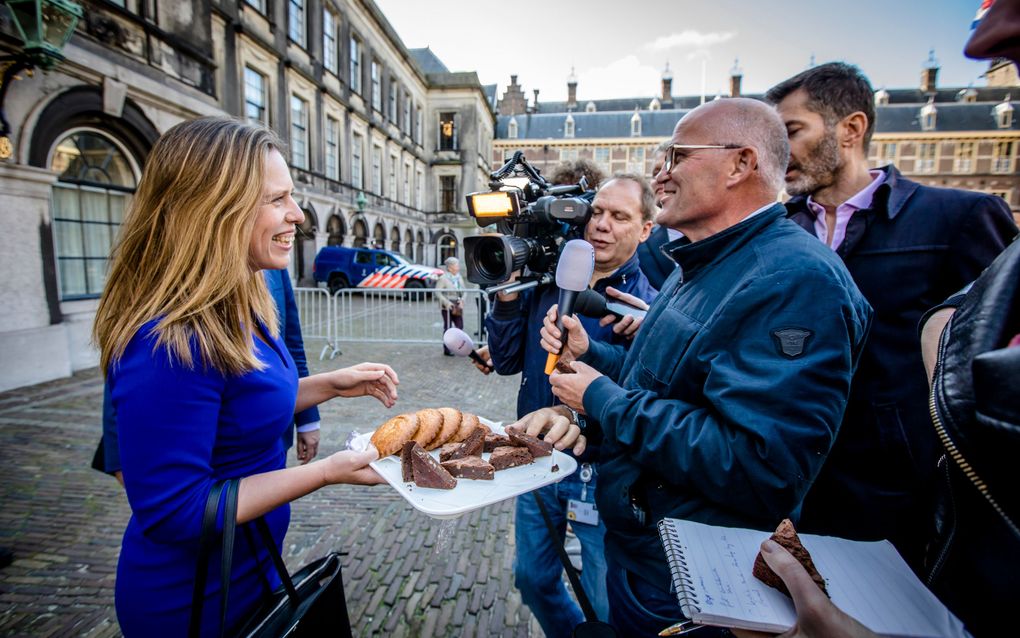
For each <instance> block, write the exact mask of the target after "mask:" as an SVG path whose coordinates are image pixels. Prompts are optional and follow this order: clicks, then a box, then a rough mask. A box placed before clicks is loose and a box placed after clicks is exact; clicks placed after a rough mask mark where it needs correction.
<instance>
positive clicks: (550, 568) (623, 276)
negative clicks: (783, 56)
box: [486, 174, 656, 638]
mask: <svg viewBox="0 0 1020 638" xmlns="http://www.w3.org/2000/svg"><path fill="white" fill-rule="evenodd" d="M564 179H566V178H564ZM592 208H593V213H592V216H591V219H590V221H589V222H588V224H587V225H586V227H585V233H584V236H585V239H586V240H587V241H588V242H590V243H591V244H592V246H593V247H594V248H595V272H594V274H593V276H592V280H591V284H590V285H591V287H592V288H593V289H594V290H596V291H598V292H600V293H602V294H606V293H607V290H609V289H610V287H612V288H613V289H615V290H617V291H620V292H621V293H629V294H630V295H633V296H634V297H636V298H638V299H641V300H644V301H646V302H650V301H651V300H652V299H653V298H654V297H655V295H656V291H655V289H654V288H652V287H651V285H650V284H649V283H648V280H647V279H646V278H645V276H644V274H642V272H641V270H640V268H639V266H638V258H637V255H636V251H637V247H638V245H639V244H640V242H642V241H644V239H646V238H647V237H648V233H649V231H650V229H651V226H652V216H653V214H654V211H655V201H654V197H653V195H652V191H651V189H650V187H649V186H648V184H647V182H645V180H644V179H643V178H641V177H640V176H637V175H623V174H620V175H615V176H614V177H613V178H611V179H610V180H609V181H608V182H606V183H605V184H604V185H603V186H602V187H601V188H600V189H599V190H598V192H597V194H596V195H595V199H594V201H593V203H592ZM558 294H559V289H558V288H557V287H556V286H551V285H546V286H541V287H539V288H536V289H532V290H526V291H524V292H521V293H511V294H503V293H500V294H499V295H498V296H497V299H496V302H495V304H494V306H493V309H492V312H491V314H489V316H488V317H487V318H486V327H487V329H488V332H489V353H490V356H491V357H492V361H493V362H494V363H495V368H496V372H497V373H499V374H502V375H510V374H516V373H518V372H522V373H523V374H522V377H521V387H520V391H519V393H518V395H517V414H518V417H523V416H524V415H526V414H528V413H531V412H533V411H535V410H538V409H539V408H544V407H548V406H552V405H554V404H555V403H557V401H556V399H555V397H553V395H552V391H551V389H550V386H549V379H548V377H547V376H546V374H545V372H544V368H545V363H546V353H545V351H544V350H542V348H541V346H540V345H539V341H540V337H539V330H540V329H541V328H542V320H543V318H544V317H545V314H546V312H547V311H548V310H549V308H550V307H551V306H553V304H555V303H556V302H557V297H558ZM610 294H611V293H610ZM581 321H582V323H583V324H584V326H585V328H586V330H587V331H588V334H590V335H591V336H592V338H593V339H597V340H602V341H607V342H610V343H620V344H622V343H626V342H627V336H628V334H629V333H632V332H633V329H635V328H636V323H635V322H628V321H627V319H626V318H625V319H624V320H623V321H621V322H620V323H619V324H617V325H616V326H615V327H613V328H611V327H609V325H608V322H607V321H606V320H605V319H604V320H603V321H602V322H600V321H599V320H597V319H588V318H582V319H581ZM602 323H605V324H606V325H601V324H602ZM564 412H566V410H564ZM585 434H586V436H587V437H588V446H587V449H586V450H585V451H584V453H582V454H581V455H580V456H579V457H578V458H577V460H578V462H579V463H580V465H581V467H580V469H579V471H578V472H575V473H574V474H573V475H571V476H569V477H567V478H565V479H564V480H563V481H561V482H559V483H555V484H553V485H550V486H547V487H544V488H542V489H540V490H538V491H536V492H533V493H532V494H533V495H532V494H528V495H524V496H522V497H520V498H518V499H517V506H516V510H517V514H516V525H515V530H516V531H515V538H516V543H517V560H516V561H515V567H514V573H515V579H516V585H517V588H518V589H519V590H520V591H521V596H522V598H523V600H524V602H525V603H526V604H527V605H528V607H530V608H531V611H532V613H534V614H535V617H536V618H538V621H539V623H540V624H541V625H542V629H543V631H544V632H545V635H546V636H549V637H550V638H556V637H558V636H570V635H571V632H572V630H573V628H574V627H575V626H576V625H577V624H578V623H580V622H582V621H583V620H584V617H583V615H582V613H581V610H580V609H579V607H578V606H577V604H576V603H575V602H574V601H573V600H572V599H571V598H570V596H569V594H568V593H567V590H566V587H564V585H563V582H562V567H561V565H560V562H559V560H558V557H557V553H556V545H555V544H556V543H559V544H562V543H563V537H564V534H565V529H566V523H567V519H568V510H569V511H570V512H572V513H573V514H574V516H573V517H571V525H572V527H573V529H574V532H575V534H576V535H577V538H578V539H579V540H580V541H581V557H582V562H583V571H582V577H581V582H582V586H583V587H584V590H585V592H586V593H587V595H588V598H589V599H590V600H591V603H592V606H593V607H594V609H595V611H596V613H597V614H598V616H599V618H600V619H602V620H605V618H606V616H607V613H608V607H607V602H606V591H605V572H606V565H605V558H604V555H603V536H604V534H605V526H604V525H603V524H602V521H601V520H600V519H599V517H598V512H597V510H595V509H594V507H593V504H594V502H595V489H596V483H597V477H598V465H597V463H596V460H597V459H598V442H599V441H598V439H599V438H600V437H599V435H598V434H597V433H593V432H586V433H585ZM537 497H541V498H542V499H543V501H542V502H543V503H544V504H545V505H546V509H547V510H548V511H549V512H550V514H551V516H552V518H553V521H554V525H555V526H556V528H557V530H558V532H559V537H558V538H555V539H554V538H550V537H549V534H548V531H547V528H546V526H545V523H544V521H543V520H542V515H541V512H540V511H539V509H538V505H537V503H536V501H535V498H537Z"/></svg>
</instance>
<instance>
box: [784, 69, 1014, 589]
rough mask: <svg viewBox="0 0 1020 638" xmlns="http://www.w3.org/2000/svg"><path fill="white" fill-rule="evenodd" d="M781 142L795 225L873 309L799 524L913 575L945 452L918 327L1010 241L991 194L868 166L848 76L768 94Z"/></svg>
mask: <svg viewBox="0 0 1020 638" xmlns="http://www.w3.org/2000/svg"><path fill="white" fill-rule="evenodd" d="M766 99H767V100H768V101H769V102H771V103H773V104H775V105H776V110H777V112H778V113H779V116H780V117H781V118H783V121H784V123H785V124H786V130H787V133H788V134H789V138H790V166H789V169H788V170H787V173H786V190H787V192H788V193H789V194H790V195H793V196H794V197H793V199H791V200H790V201H789V202H788V203H787V209H788V210H789V215H790V219H791V220H793V221H794V222H796V223H797V224H799V225H800V226H801V227H803V228H804V229H805V230H807V231H808V232H809V233H811V234H812V235H814V236H815V237H817V238H818V239H820V240H821V241H822V242H824V244H825V245H826V246H828V247H829V248H830V249H831V250H833V251H834V252H835V254H836V255H837V256H838V257H839V258H840V259H842V260H843V263H845V264H846V267H847V269H848V270H849V271H850V274H851V275H852V276H853V279H854V282H856V284H857V286H858V287H859V288H860V290H861V292H862V293H864V296H865V298H867V300H868V301H869V302H870V303H871V305H872V306H873V307H874V309H875V324H874V326H872V329H871V334H870V335H869V337H868V345H867V347H866V348H865V350H864V354H863V355H862V357H861V364H860V367H859V368H858V369H857V375H856V376H855V377H854V383H853V390H852V391H851V392H850V398H849V401H848V403H847V407H846V415H845V417H844V419H843V425H842V427H841V428H840V433H839V438H838V439H837V440H836V444H835V445H834V446H833V448H832V452H831V453H830V454H829V458H828V459H827V460H826V461H825V466H824V467H823V468H822V472H821V474H819V476H818V480H817V481H816V482H815V485H814V487H813V488H812V489H811V491H810V492H809V493H808V496H807V498H806V499H805V501H804V511H803V515H802V518H801V522H800V526H799V529H800V530H801V531H804V532H814V533H819V534H829V535H835V536H843V537H846V538H854V539H858V540H879V539H883V538H887V539H889V540H891V541H892V542H893V544H894V545H896V548H897V549H898V550H899V552H900V554H902V555H903V557H904V558H905V559H906V561H907V562H908V563H909V564H910V565H911V566H912V567H913V568H914V569H915V570H917V569H919V568H920V565H921V559H922V556H923V554H924V548H925V545H926V543H927V542H928V541H929V540H931V538H932V535H933V523H932V521H933V520H934V512H935V507H934V501H933V497H934V486H935V481H936V461H937V459H938V456H939V454H941V452H942V450H941V445H940V444H939V440H938V437H937V436H936V434H935V429H934V428H933V427H932V424H931V416H930V414H929V411H928V380H927V377H926V376H925V372H924V367H923V365H922V362H921V349H920V345H919V344H918V341H917V326H918V322H919V321H920V320H921V316H922V315H923V314H924V312H925V311H926V310H927V309H928V308H931V307H932V306H935V305H936V304H939V303H941V302H942V300H943V299H945V298H946V297H948V296H949V295H951V294H953V293H954V292H956V291H957V290H959V289H960V288H962V287H963V286H965V285H966V284H968V283H970V282H971V281H973V280H974V279H976V278H977V277H978V275H980V274H981V272H982V271H983V270H984V269H985V268H986V267H987V266H988V265H989V264H990V263H991V262H992V261H993V260H994V259H995V257H996V255H998V254H999V253H1000V252H1002V250H1003V249H1004V248H1005V247H1006V245H1007V244H1008V243H1009V241H1010V240H1011V239H1012V238H1013V236H1014V235H1015V234H1016V224H1014V222H1013V217H1012V215H1011V214H1010V211H1009V207H1008V206H1007V205H1006V203H1005V201H1003V200H1002V199H1001V198H999V197H994V196H992V195H986V194H983V193H974V192H970V191H963V190H956V189H951V188H932V187H929V186H922V185H920V184H918V183H916V182H913V181H911V180H909V179H906V178H905V177H903V176H902V175H900V173H899V171H897V170H896V167H895V166H892V165H889V166H886V167H884V168H881V169H869V167H868V159H867V158H868V145H869V142H870V139H871V133H872V131H873V130H874V127H875V106H874V95H873V92H872V89H871V84H870V83H869V82H868V79H867V78H866V77H865V76H864V75H863V74H862V73H861V72H860V70H859V69H858V68H857V67H854V66H851V65H848V64H843V63H830V64H823V65H820V66H816V67H813V68H811V69H808V70H807V71H804V72H802V73H800V74H798V75H796V76H794V77H792V78H790V79H788V80H785V81H784V82H781V83H780V84H778V85H776V86H775V87H773V88H772V89H770V90H769V91H768V93H767V95H766Z"/></svg>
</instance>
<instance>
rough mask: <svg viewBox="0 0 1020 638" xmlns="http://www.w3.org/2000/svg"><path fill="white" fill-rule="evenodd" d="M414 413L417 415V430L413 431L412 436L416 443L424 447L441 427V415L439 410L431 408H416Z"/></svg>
mask: <svg viewBox="0 0 1020 638" xmlns="http://www.w3.org/2000/svg"><path fill="white" fill-rule="evenodd" d="M416 414H417V416H418V430H417V431H416V432H415V433H414V437H413V438H414V440H415V441H417V442H418V445H420V446H422V447H423V448H424V447H426V446H428V444H429V443H431V442H432V439H434V438H436V435H437V434H439V431H440V430H441V429H443V415H442V414H440V413H439V410H433V409H432V408H425V409H424V410H418V412H417V413H416Z"/></svg>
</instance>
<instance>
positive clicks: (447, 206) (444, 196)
mask: <svg viewBox="0 0 1020 638" xmlns="http://www.w3.org/2000/svg"><path fill="white" fill-rule="evenodd" d="M456 200H457V178H456V177H455V176H453V175H443V176H441V177H440V178H439V202H440V203H439V211H440V212H443V213H453V212H456V210H457V208H456Z"/></svg>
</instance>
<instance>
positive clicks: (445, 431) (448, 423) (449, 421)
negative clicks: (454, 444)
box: [425, 408, 462, 450]
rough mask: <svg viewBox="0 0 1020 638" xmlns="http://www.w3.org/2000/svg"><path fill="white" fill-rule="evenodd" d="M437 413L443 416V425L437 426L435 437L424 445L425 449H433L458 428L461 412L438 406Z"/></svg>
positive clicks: (447, 440) (451, 436)
mask: <svg viewBox="0 0 1020 638" xmlns="http://www.w3.org/2000/svg"><path fill="white" fill-rule="evenodd" d="M439 414H440V415H441V416H442V417H443V425H442V427H440V428H439V433H438V434H436V438H434V439H432V441H431V442H430V443H429V444H428V445H426V446H425V449H426V450H434V449H436V448H437V447H440V446H441V445H443V444H444V443H449V441H450V440H451V439H452V438H453V437H454V435H455V434H457V431H458V430H460V421H461V418H462V417H461V413H460V410H454V409H453V408H439Z"/></svg>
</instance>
